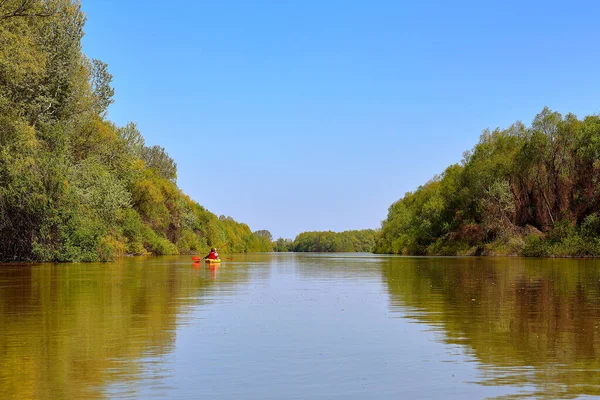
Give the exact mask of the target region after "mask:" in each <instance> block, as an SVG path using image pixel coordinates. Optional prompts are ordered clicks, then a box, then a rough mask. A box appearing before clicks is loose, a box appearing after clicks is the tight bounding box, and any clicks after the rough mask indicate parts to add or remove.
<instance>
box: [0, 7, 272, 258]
mask: <svg viewBox="0 0 600 400" xmlns="http://www.w3.org/2000/svg"><path fill="white" fill-rule="evenodd" d="M84 23H85V16H84V14H83V12H82V11H81V5H80V3H79V2H78V1H77V0H2V1H0V260H2V261H6V260H35V261H95V260H108V259H112V258H113V257H115V256H118V255H120V254H126V253H127V254H148V253H152V254H177V253H179V252H204V251H206V250H207V249H208V247H209V246H219V247H221V246H224V245H226V250H227V251H232V252H245V251H270V250H272V243H271V242H270V239H268V238H266V237H264V236H262V235H256V234H253V233H252V231H251V230H250V228H249V227H248V226H247V225H245V224H240V223H238V222H236V221H233V220H231V219H229V220H226V221H221V220H219V218H217V217H216V216H215V215H214V214H212V213H211V212H209V211H208V210H206V209H204V208H203V207H202V206H200V205H199V204H197V203H196V202H194V201H192V200H191V199H190V198H189V197H187V196H186V195H184V194H183V193H182V192H181V190H179V188H178V187H177V186H176V184H175V182H176V179H177V165H176V163H175V161H174V160H173V159H172V158H171V157H170V156H169V155H168V154H167V152H166V151H165V149H164V148H163V147H160V146H146V144H145V140H144V138H143V136H142V135H141V133H140V132H139V130H138V129H137V127H136V125H135V124H133V123H129V124H127V125H126V126H125V127H117V126H115V125H114V124H113V123H111V122H110V121H107V120H106V112H107V109H108V106H109V105H110V104H111V103H112V102H113V99H112V97H113V94H114V91H113V89H112V87H111V81H112V75H111V74H110V73H109V71H108V66H107V65H106V64H105V63H103V62H102V61H100V60H95V59H92V60H90V59H88V58H87V57H86V56H85V55H84V54H83V53H82V51H81V38H82V36H83V26H84Z"/></svg>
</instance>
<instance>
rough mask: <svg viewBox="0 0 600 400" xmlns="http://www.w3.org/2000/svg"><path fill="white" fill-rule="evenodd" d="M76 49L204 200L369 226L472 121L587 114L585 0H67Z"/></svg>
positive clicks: (474, 135) (449, 156) (308, 223)
mask: <svg viewBox="0 0 600 400" xmlns="http://www.w3.org/2000/svg"><path fill="white" fill-rule="evenodd" d="M82 3H83V9H84V11H85V12H86V14H87V24H86V28H85V31H86V36H85V37H84V41H83V49H84V52H85V53H86V54H87V55H88V56H89V57H91V58H97V59H100V60H102V61H104V62H106V63H107V64H108V66H109V71H110V72H111V73H112V74H113V75H114V79H113V86H114V89H115V96H114V100H115V103H114V104H113V105H111V107H110V109H109V115H108V118H109V119H111V120H112V121H114V122H115V123H117V124H118V125H125V124H126V123H127V122H129V121H133V122H135V123H137V125H138V128H139V129H140V131H141V132H142V134H143V135H144V137H145V139H146V144H147V145H155V144H157V145H160V146H163V147H164V148H165V149H166V150H167V152H168V153H169V155H170V156H171V157H172V158H173V159H174V160H175V161H176V162H177V168H178V169H177V175H178V180H177V183H178V185H179V187H180V188H181V189H182V190H183V192H185V193H186V194H188V195H189V196H190V197H191V198H192V199H194V200H196V201H197V202H198V203H200V204H201V205H203V206H204V207H205V208H207V209H208V210H210V211H211V212H213V213H215V214H217V215H226V216H231V217H233V218H234V219H235V220H237V221H239V222H245V223H247V224H248V225H249V226H250V228H251V229H252V230H260V229H267V230H269V231H270V232H271V233H272V234H273V236H274V237H284V238H291V239H293V238H294V237H295V236H296V235H297V234H298V233H300V232H304V231H313V230H333V231H343V230H350V229H365V228H373V229H376V228H379V227H380V226H381V221H382V220H384V219H385V218H386V216H387V209H388V207H389V206H390V205H391V204H392V203H393V202H395V201H397V200H398V199H400V198H401V197H402V196H403V195H404V194H405V193H406V192H408V191H414V190H415V189H416V188H418V186H419V185H421V184H424V183H425V182H427V181H428V180H429V179H431V178H432V177H433V176H434V175H436V174H440V173H442V172H443V171H444V169H445V168H446V167H448V166H449V165H451V164H454V163H458V162H460V160H461V158H462V154H463V152H464V151H466V150H469V149H471V148H472V147H473V146H474V145H475V144H476V143H477V141H478V139H479V135H480V134H481V131H482V130H483V129H485V128H490V129H494V128H496V127H500V128H506V127H508V126H509V125H510V124H512V123H513V122H515V121H518V120H520V121H523V122H524V123H525V124H527V125H529V124H530V123H531V121H532V120H533V118H534V117H535V115H536V114H537V113H539V112H540V111H541V110H542V108H543V107H544V106H548V107H550V108H551V109H552V110H556V111H559V112H561V113H563V114H566V113H568V112H572V113H574V114H576V115H578V116H579V117H583V116H585V115H589V114H597V113H598V112H600V97H598V93H600V74H599V73H598V65H600V52H598V51H597V48H598V39H599V38H600V24H598V19H597V15H598V13H599V12H600V3H599V2H595V1H571V2H568V3H567V2H564V1H561V2H557V1H526V2H524V1H512V0H508V1H485V2H482V1H460V0H457V1H452V2H449V1H427V0H424V1H411V2H408V1H400V0H391V1H386V0H368V1H362V0H361V1H358V0H357V1H352V0H318V1H317V0H294V1H292V0H272V1H266V0H211V1H206V0H196V1H194V0H173V1H170V2H165V1H152V0H148V1H139V0H83V1H82Z"/></svg>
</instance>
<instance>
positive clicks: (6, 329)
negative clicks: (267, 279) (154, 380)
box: [0, 257, 249, 399]
mask: <svg viewBox="0 0 600 400" xmlns="http://www.w3.org/2000/svg"><path fill="white" fill-rule="evenodd" d="M248 277H249V275H248V269H247V268H236V269H227V268H221V269H220V270H210V269H208V268H205V267H204V266H201V267H199V268H192V267H191V265H190V263H189V262H188V261H187V257H186V258H185V260H184V258H176V257H168V258H128V259H123V260H120V261H118V262H116V263H111V264H69V265H51V264H47V265H14V264H9V265H2V268H0V365H1V366H2V368H0V398H2V399H29V398H39V399H50V398H52V399H83V398H103V397H105V396H106V395H107V393H106V392H105V390H106V389H107V388H108V387H110V385H111V384H119V388H121V389H119V390H122V391H123V392H124V393H121V395H123V396H126V395H130V396H134V395H135V393H127V390H132V389H130V388H129V387H133V386H134V385H127V383H128V382H130V383H133V382H135V381H137V380H140V379H143V378H145V377H146V376H148V375H153V377H156V374H157V373H160V372H157V371H151V370H148V369H149V368H151V365H152V363H147V362H143V360H147V359H149V358H150V359H152V358H154V359H160V358H161V357H165V356H166V355H168V354H169V353H170V352H171V351H172V350H173V347H174V342H175V336H176V335H175V331H176V328H177V326H178V325H180V324H182V323H185V315H186V313H188V312H189V311H190V310H191V309H193V308H196V309H197V308H198V306H202V304H203V303H205V302H210V301H211V296H212V294H213V292H214V291H215V290H218V291H219V292H220V295H221V296H222V295H223V293H225V294H227V292H230V293H231V294H233V293H234V292H235V291H236V290H237V289H238V287H239V285H241V284H244V283H245V282H247V281H248ZM155 364H156V363H155ZM111 395H115V393H114V390H113V392H111Z"/></svg>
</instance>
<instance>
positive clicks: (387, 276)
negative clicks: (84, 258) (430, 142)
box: [0, 254, 600, 400]
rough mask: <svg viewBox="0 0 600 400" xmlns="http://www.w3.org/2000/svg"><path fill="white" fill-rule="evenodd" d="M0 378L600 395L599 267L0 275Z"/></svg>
mask: <svg viewBox="0 0 600 400" xmlns="http://www.w3.org/2000/svg"><path fill="white" fill-rule="evenodd" d="M0 366H1V368H0V398H2V399H80V398H164V397H170V398H220V399H239V398H245V399H261V400H264V399H281V398H286V399H306V398H322V399H344V400H346V399H365V398H377V399H396V398H402V397H405V398H457V399H462V398H484V397H502V396H504V397H536V398H540V397H545V398H561V397H562V398H574V397H580V396H585V395H590V396H594V395H600V262H598V261H594V260H526V259H517V258H509V259H500V258H493V259H485V258H404V257H393V256H375V255H365V254H362V255H361V254H249V255H234V256H231V257H230V258H229V259H228V260H227V262H224V263H223V265H222V266H221V267H212V268H211V267H207V266H205V265H203V264H200V265H194V264H192V263H190V262H189V258H188V257H164V258H127V259H123V260H120V261H119V262H116V263H113V264H69V265H2V266H1V267H0Z"/></svg>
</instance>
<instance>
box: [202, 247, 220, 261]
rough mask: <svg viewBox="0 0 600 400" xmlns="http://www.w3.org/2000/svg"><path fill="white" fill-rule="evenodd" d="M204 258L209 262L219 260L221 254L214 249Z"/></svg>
mask: <svg viewBox="0 0 600 400" xmlns="http://www.w3.org/2000/svg"><path fill="white" fill-rule="evenodd" d="M204 258H208V259H209V260H217V259H218V258H219V253H217V249H215V248H214V247H213V248H211V249H210V253H208V255H207V256H206V257H204Z"/></svg>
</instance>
